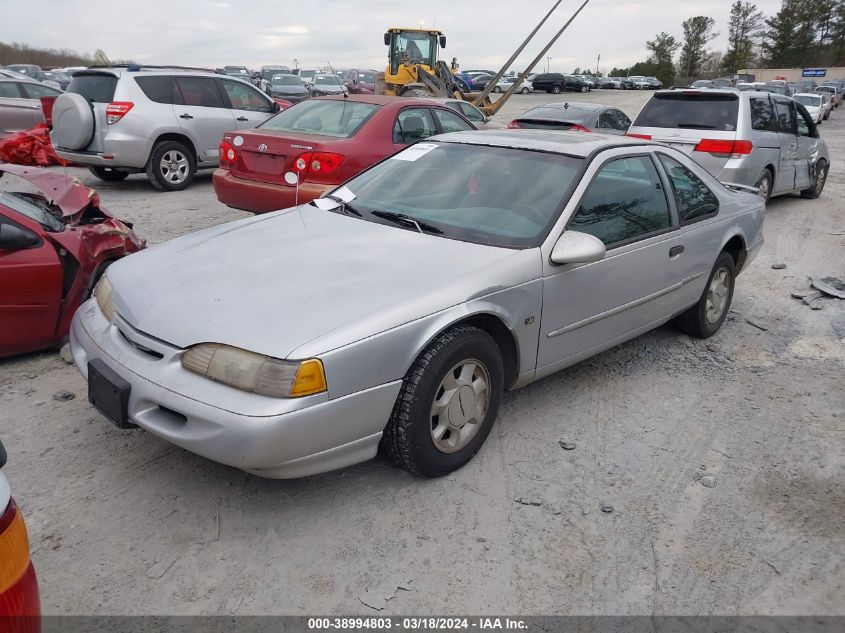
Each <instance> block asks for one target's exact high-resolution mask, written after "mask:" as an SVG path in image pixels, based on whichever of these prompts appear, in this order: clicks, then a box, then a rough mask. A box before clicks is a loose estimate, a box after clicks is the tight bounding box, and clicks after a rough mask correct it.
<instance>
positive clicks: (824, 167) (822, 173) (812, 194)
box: [801, 159, 830, 200]
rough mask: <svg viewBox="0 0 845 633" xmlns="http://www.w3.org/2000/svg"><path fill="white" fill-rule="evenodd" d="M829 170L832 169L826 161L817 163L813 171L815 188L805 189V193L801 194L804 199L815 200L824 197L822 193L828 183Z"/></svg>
mask: <svg viewBox="0 0 845 633" xmlns="http://www.w3.org/2000/svg"><path fill="white" fill-rule="evenodd" d="M829 169H830V167H828V164H827V162H826V161H825V160H824V159H822V160H820V161H818V162H817V163H816V166H815V169H813V186H812V187H810V188H809V189H804V191H802V192H801V197H802V198H809V199H810V200H815V199H816V198H818V197H819V196H820V195H822V191H824V184H825V183H826V182H827V172H828V170H829Z"/></svg>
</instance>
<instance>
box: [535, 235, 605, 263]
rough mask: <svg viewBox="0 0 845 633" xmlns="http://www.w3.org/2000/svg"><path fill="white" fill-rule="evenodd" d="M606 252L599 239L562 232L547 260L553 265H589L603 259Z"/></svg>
mask: <svg viewBox="0 0 845 633" xmlns="http://www.w3.org/2000/svg"><path fill="white" fill-rule="evenodd" d="M606 252H607V250H606V249H605V247H604V243H602V241H601V240H600V239H599V238H597V237H594V236H592V235H589V234H588V233H581V232H580V231H564V233H563V235H561V236H560V238H559V239H558V241H557V243H556V244H555V247H554V248H553V249H552V255H551V257H550V258H549V259H550V260H551V262H552V263H553V264H589V263H590V262H597V261H599V260H600V259H603V258H604V254H605V253H606Z"/></svg>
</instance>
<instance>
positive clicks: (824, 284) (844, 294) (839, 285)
mask: <svg viewBox="0 0 845 633" xmlns="http://www.w3.org/2000/svg"><path fill="white" fill-rule="evenodd" d="M810 285H811V286H813V288H816V289H817V290H821V291H822V292H823V293H825V294H826V295H830V296H831V297H835V298H837V299H845V281H842V280H841V279H839V278H838V277H822V278H821V279H816V278H815V277H810Z"/></svg>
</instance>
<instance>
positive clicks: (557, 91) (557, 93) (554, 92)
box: [552, 86, 562, 95]
mask: <svg viewBox="0 0 845 633" xmlns="http://www.w3.org/2000/svg"><path fill="white" fill-rule="evenodd" d="M561 92H562V91H561V88H560V86H555V87H553V88H552V93H553V94H556V95H559V94H560V93H561Z"/></svg>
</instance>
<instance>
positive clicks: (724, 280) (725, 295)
mask: <svg viewBox="0 0 845 633" xmlns="http://www.w3.org/2000/svg"><path fill="white" fill-rule="evenodd" d="M735 281H736V264H735V263H734V258H733V257H732V256H731V254H730V253H728V252H725V251H722V252H721V253H719V257H717V258H716V263H715V264H713V270H711V271H710V276H709V277H708V278H707V285H706V286H705V287H704V292H703V293H702V294H701V297H700V298H699V300H698V302H697V303H696V304H695V305H694V306H692V307H691V308H690V309H689V310H687V311H686V312H684V313H683V314H681V315H679V316H678V317H677V318H676V319H675V324H676V325H677V326H678V329H680V330H681V331H682V332H684V333H686V334H689V335H690V336H694V337H696V338H710V337H711V336H713V335H714V334H715V333H716V332H718V331H719V328H720V327H722V323H724V322H725V317H727V316H728V312H729V311H730V309H731V300H732V299H733V295H734V285H735Z"/></svg>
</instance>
